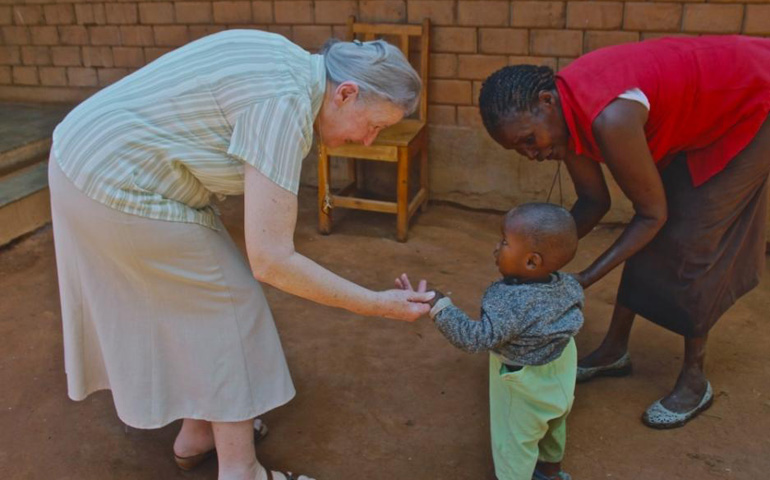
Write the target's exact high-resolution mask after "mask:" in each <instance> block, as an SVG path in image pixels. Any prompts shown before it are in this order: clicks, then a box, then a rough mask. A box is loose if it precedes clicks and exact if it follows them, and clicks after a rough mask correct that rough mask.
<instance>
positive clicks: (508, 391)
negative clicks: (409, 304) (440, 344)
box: [396, 203, 584, 480]
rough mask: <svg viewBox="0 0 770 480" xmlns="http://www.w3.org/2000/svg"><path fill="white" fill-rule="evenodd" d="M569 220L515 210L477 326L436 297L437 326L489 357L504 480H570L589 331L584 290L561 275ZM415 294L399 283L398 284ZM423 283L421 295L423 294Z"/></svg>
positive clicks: (573, 243) (534, 207) (537, 209)
mask: <svg viewBox="0 0 770 480" xmlns="http://www.w3.org/2000/svg"><path fill="white" fill-rule="evenodd" d="M577 242H578V238H577V230H576V228H575V222H574V221H573V219H572V216H571V215H570V213H569V212H568V211H567V210H565V209H564V208H562V207H559V206H556V205H553V204H548V203H529V204H524V205H521V206H519V207H516V208H514V209H513V210H511V211H510V212H508V214H507V215H506V216H505V218H504V219H503V222H502V239H501V240H500V243H498V245H497V248H496V249H495V260H496V263H497V266H498V268H499V269H500V273H501V274H502V275H503V278H502V279H501V280H498V281H496V282H494V283H492V285H491V286H490V287H489V288H488V289H487V290H486V292H485V293H484V297H483V299H482V304H481V319H480V320H479V321H474V320H472V319H471V318H469V317H468V316H467V315H466V314H465V313H464V312H463V311H462V310H460V309H459V308H457V307H455V306H454V305H453V304H452V301H451V300H450V299H449V298H447V297H444V296H443V295H441V294H440V292H436V297H435V298H434V299H433V300H432V302H431V303H432V304H433V308H432V309H431V312H430V315H431V318H433V320H434V321H435V323H436V326H437V327H438V328H439V330H440V331H441V333H442V334H444V336H445V337H446V338H447V339H448V340H449V341H450V342H451V343H452V344H453V345H454V346H456V347H458V348H460V349H462V350H465V351H467V352H480V351H484V350H488V351H489V352H490V357H489V410H490V421H491V434H492V455H493V460H494V463H495V473H496V475H497V478H498V480H530V479H533V480H546V479H555V480H556V479H558V480H567V479H569V478H570V476H569V475H568V474H567V473H565V472H564V471H562V470H561V460H562V457H563V456H564V446H565V441H566V419H567V414H568V413H569V411H570V408H571V407H572V401H573V398H574V391H575V375H576V370H577V352H576V349H575V341H574V340H573V339H572V337H573V336H574V335H575V334H576V333H577V332H578V330H579V329H580V327H581V326H582V324H583V314H582V311H581V309H582V307H583V300H584V298H583V289H582V288H581V286H580V284H579V283H578V282H577V280H575V278H573V277H572V276H570V275H568V274H565V273H561V272H558V271H557V270H558V269H559V268H561V267H563V266H564V265H566V264H567V263H568V262H569V261H570V260H572V258H573V257H574V256H575V250H576V249H577ZM396 283H397V285H398V286H399V287H401V288H407V289H411V286H410V285H409V279H408V278H407V277H406V275H403V276H402V277H401V279H399V280H397V281H396ZM424 288H425V287H424V284H421V285H420V289H424Z"/></svg>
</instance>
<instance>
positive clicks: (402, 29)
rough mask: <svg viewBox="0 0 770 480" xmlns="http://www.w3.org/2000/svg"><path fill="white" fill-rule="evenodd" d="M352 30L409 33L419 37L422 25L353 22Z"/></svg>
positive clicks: (358, 31) (373, 32)
mask: <svg viewBox="0 0 770 480" xmlns="http://www.w3.org/2000/svg"><path fill="white" fill-rule="evenodd" d="M353 32H355V33H362V34H372V35H399V36H400V35H409V36H412V37H419V36H420V35H421V34H422V25H405V24H396V23H381V24H373V23H355V24H353Z"/></svg>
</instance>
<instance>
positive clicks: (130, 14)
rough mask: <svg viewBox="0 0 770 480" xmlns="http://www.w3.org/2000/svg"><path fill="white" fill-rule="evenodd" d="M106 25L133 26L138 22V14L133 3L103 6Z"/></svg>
mask: <svg viewBox="0 0 770 480" xmlns="http://www.w3.org/2000/svg"><path fill="white" fill-rule="evenodd" d="M104 13H105V15H107V23H109V24H113V25H114V24H117V25H134V24H136V23H138V21H139V14H138V13H137V10H136V4H134V3H108V4H106V5H105V6H104Z"/></svg>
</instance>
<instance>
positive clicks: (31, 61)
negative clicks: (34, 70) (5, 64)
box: [21, 47, 51, 65]
mask: <svg viewBox="0 0 770 480" xmlns="http://www.w3.org/2000/svg"><path fill="white" fill-rule="evenodd" d="M21 63H23V64H24V65H50V64H51V51H50V50H49V48H48V47H21Z"/></svg>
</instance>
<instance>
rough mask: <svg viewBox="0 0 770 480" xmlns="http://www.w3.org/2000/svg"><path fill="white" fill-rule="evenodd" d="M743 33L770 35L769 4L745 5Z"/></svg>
mask: <svg viewBox="0 0 770 480" xmlns="http://www.w3.org/2000/svg"><path fill="white" fill-rule="evenodd" d="M743 33H747V34H750V35H770V5H747V6H746V23H745V24H744V26H743Z"/></svg>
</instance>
